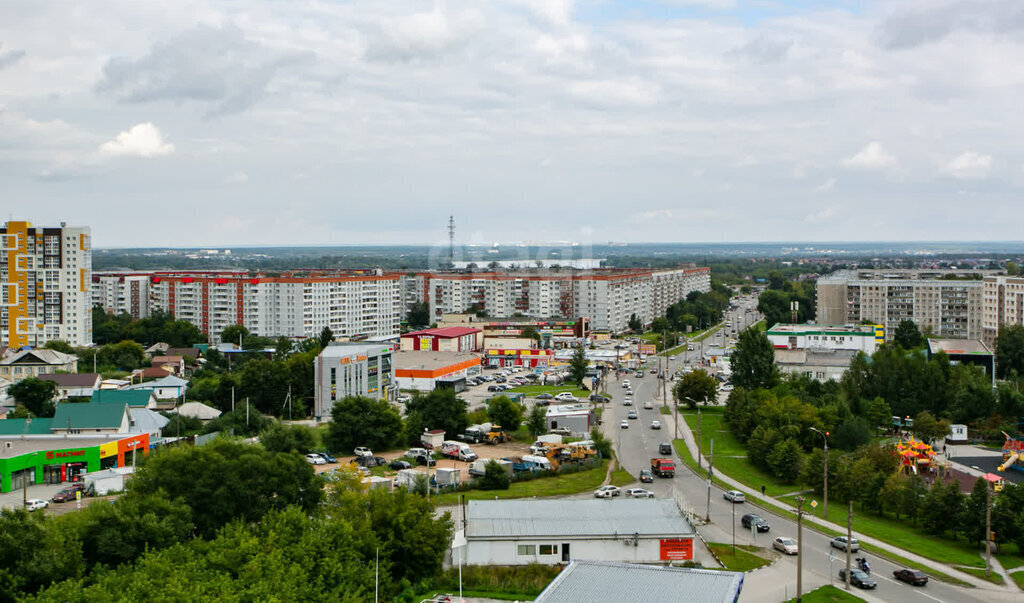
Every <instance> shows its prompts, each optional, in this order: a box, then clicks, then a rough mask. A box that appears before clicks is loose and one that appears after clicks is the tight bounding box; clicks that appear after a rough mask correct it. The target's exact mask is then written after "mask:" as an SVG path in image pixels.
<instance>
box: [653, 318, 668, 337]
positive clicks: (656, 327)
mask: <svg viewBox="0 0 1024 603" xmlns="http://www.w3.org/2000/svg"><path fill="white" fill-rule="evenodd" d="M671 330H672V325H671V324H669V322H668V319H667V318H665V317H664V316H659V317H657V318H655V319H654V320H652V321H651V331H652V332H654V333H664V332H665V331H671Z"/></svg>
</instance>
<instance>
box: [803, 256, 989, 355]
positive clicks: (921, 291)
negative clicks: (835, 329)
mask: <svg viewBox="0 0 1024 603" xmlns="http://www.w3.org/2000/svg"><path fill="white" fill-rule="evenodd" d="M993 273H994V271H982V270H955V269H948V270H924V269H921V270H897V269H870V270H843V271H840V272H835V273H833V274H830V275H827V276H824V277H822V278H820V279H818V285H817V294H818V312H817V317H816V318H817V322H818V323H820V324H830V325H844V324H859V323H862V322H870V323H872V324H879V325H882V326H883V327H885V338H886V340H887V341H889V340H891V339H892V336H893V333H894V332H895V329H896V326H897V325H899V324H900V322H902V321H904V320H912V321H913V322H914V323H915V324H916V325H917V327H918V328H919V329H921V330H922V331H926V330H927V331H930V332H931V333H932V334H933V335H934V336H936V337H944V338H954V339H975V338H980V337H981V336H982V284H983V281H982V277H986V276H989V275H992V274H993Z"/></svg>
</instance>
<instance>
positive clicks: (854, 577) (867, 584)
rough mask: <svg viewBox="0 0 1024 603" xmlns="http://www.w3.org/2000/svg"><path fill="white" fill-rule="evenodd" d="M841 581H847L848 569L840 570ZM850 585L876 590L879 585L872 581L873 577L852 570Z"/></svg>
mask: <svg viewBox="0 0 1024 603" xmlns="http://www.w3.org/2000/svg"><path fill="white" fill-rule="evenodd" d="M839 579H840V580H842V581H843V582H845V581H846V568H845V567H844V568H842V569H840V570H839ZM850 584H852V585H854V586H856V587H857V588H875V587H876V586H878V583H877V582H875V581H874V580H872V579H871V576H869V575H867V574H865V573H864V572H862V571H861V570H859V569H851V570H850Z"/></svg>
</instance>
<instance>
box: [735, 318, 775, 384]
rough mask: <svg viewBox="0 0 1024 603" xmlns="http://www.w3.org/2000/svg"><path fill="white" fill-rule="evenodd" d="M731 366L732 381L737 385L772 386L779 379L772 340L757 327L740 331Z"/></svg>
mask: <svg viewBox="0 0 1024 603" xmlns="http://www.w3.org/2000/svg"><path fill="white" fill-rule="evenodd" d="M730 366H732V377H731V379H732V383H733V385H735V386H737V387H745V388H747V389H755V388H759V387H772V386H773V385H775V383H777V382H778V379H779V371H778V369H777V368H776V367H775V350H774V348H772V342H771V341H769V340H768V335H766V334H765V332H764V331H761V330H759V329H757V328H755V327H748V328H746V329H743V330H742V331H740V336H739V338H738V340H737V342H736V349H735V351H733V354H732V356H731V357H730Z"/></svg>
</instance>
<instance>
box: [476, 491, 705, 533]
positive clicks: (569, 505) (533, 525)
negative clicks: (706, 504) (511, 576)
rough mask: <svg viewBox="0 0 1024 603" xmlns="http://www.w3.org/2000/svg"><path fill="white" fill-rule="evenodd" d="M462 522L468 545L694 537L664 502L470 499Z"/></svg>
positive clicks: (670, 504)
mask: <svg viewBox="0 0 1024 603" xmlns="http://www.w3.org/2000/svg"><path fill="white" fill-rule="evenodd" d="M466 517H467V520H468V522H467V523H468V525H467V530H466V538H467V539H469V540H489V539H496V538H497V539H500V538H531V537H543V538H552V537H558V536H566V537H571V536H576V537H581V536H593V537H597V538H607V537H614V536H616V535H619V536H621V535H632V534H638V535H640V536H652V535H673V536H675V535H680V534H693V533H694V529H693V526H692V525H690V522H689V521H687V520H686V518H685V517H683V515H682V513H681V512H680V511H679V507H677V506H676V503H675V501H673V500H671V499H667V498H663V499H658V498H645V499H624V498H614V499H611V500H609V499H596V498H592V499H581V500H564V499H563V500H534V499H523V500H472V501H469V510H468V512H467V514H466Z"/></svg>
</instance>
